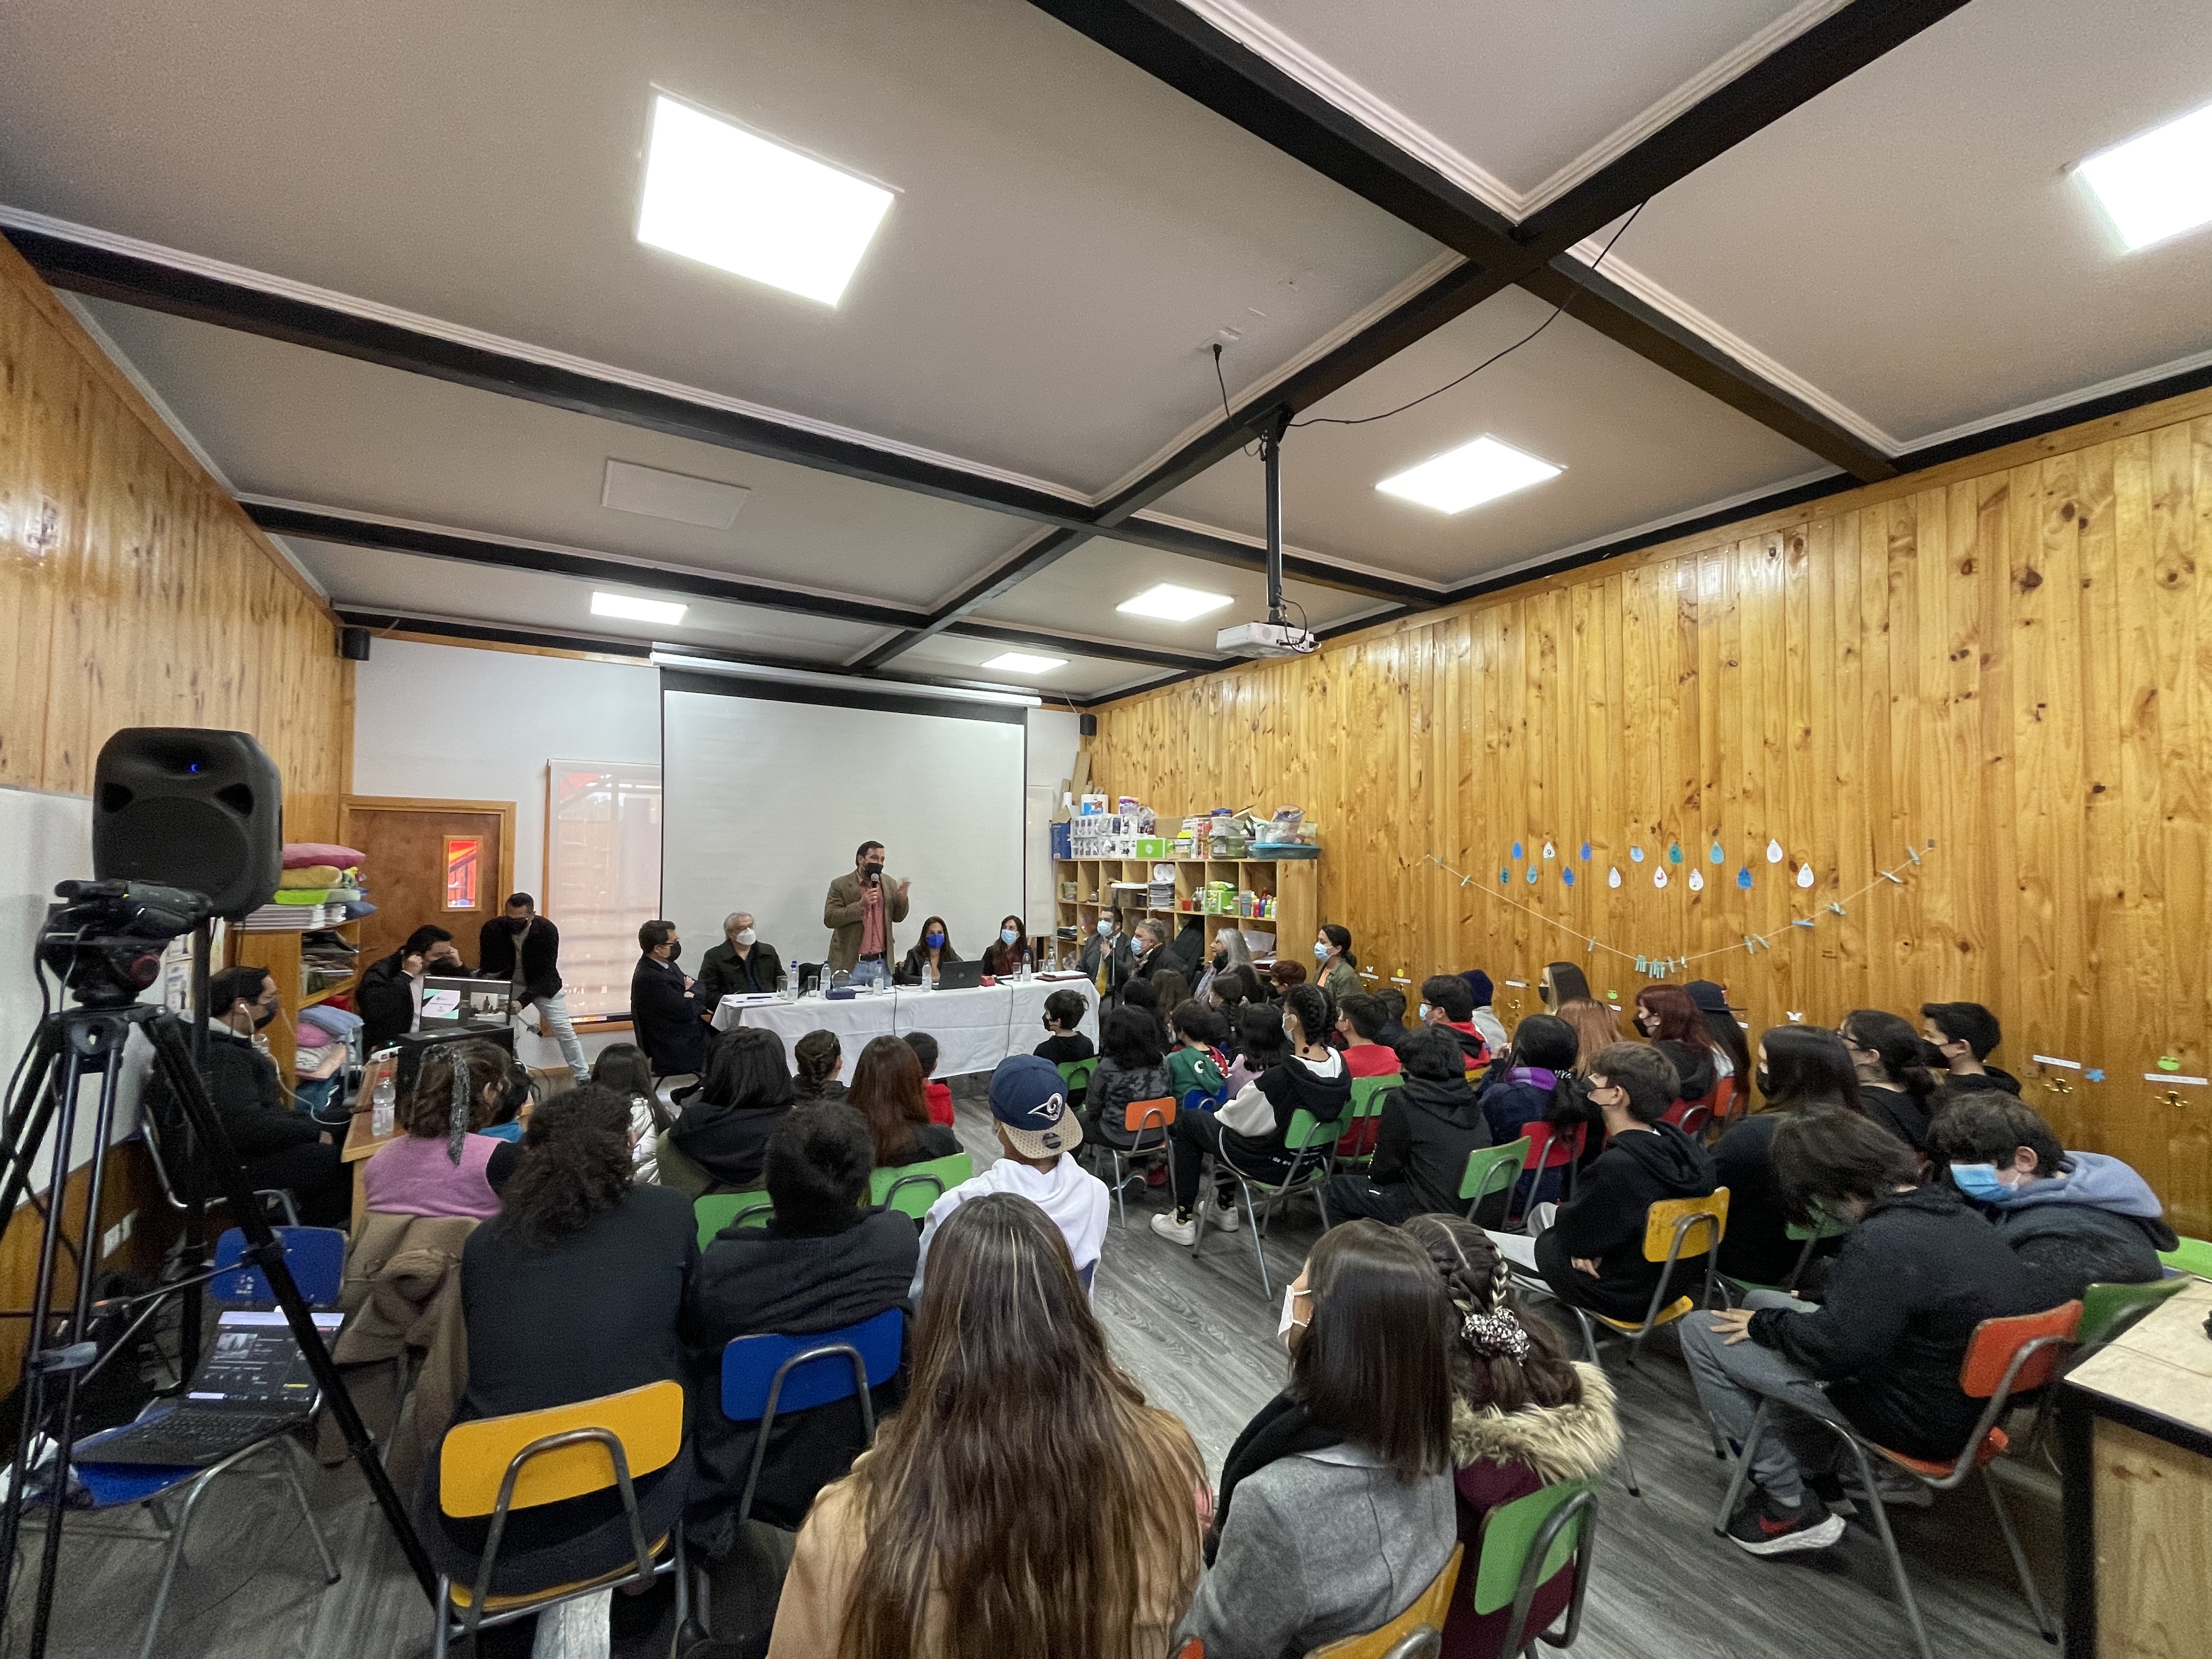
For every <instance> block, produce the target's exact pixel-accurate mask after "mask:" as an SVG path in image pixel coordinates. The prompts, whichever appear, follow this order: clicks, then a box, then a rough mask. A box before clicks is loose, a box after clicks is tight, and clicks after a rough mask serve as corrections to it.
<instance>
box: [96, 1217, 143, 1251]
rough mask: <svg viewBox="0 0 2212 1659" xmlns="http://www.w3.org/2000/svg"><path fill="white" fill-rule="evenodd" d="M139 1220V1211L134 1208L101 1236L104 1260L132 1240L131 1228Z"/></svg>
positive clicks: (101, 1249)
mask: <svg viewBox="0 0 2212 1659" xmlns="http://www.w3.org/2000/svg"><path fill="white" fill-rule="evenodd" d="M137 1222H138V1212H137V1211H136V1210H133V1211H131V1212H129V1213H128V1214H126V1215H125V1217H124V1218H123V1219H122V1220H120V1221H118V1222H117V1223H116V1224H115V1225H113V1226H112V1227H110V1228H109V1229H108V1230H107V1231H106V1232H104V1233H102V1234H101V1235H100V1256H101V1257H102V1259H103V1260H104V1259H105V1258H106V1257H108V1256H111V1255H114V1254H115V1253H116V1252H117V1251H118V1250H119V1249H122V1248H123V1247H124V1246H125V1244H128V1243H130V1242H131V1228H132V1227H134V1226H136V1225H137Z"/></svg>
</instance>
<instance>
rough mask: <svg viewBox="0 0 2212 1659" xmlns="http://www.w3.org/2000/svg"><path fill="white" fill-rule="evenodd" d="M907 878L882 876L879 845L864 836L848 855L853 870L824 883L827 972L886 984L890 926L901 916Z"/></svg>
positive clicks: (903, 917)
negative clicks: (855, 848)
mask: <svg viewBox="0 0 2212 1659" xmlns="http://www.w3.org/2000/svg"><path fill="white" fill-rule="evenodd" d="M910 885H912V883H911V882H909V881H905V880H900V881H886V880H885V879H884V844H883V842H879V841H866V842H861V843H860V850H859V851H858V852H856V853H855V854H854V855H853V873H852V874H851V875H849V876H840V877H838V878H837V879H836V880H835V881H833V882H831V883H830V884H829V896H828V897H827V898H825V899H824V900H823V902H822V925H823V927H827V928H828V929H829V971H830V972H832V973H836V972H839V971H841V970H842V972H844V973H845V974H847V975H850V978H849V981H848V982H849V983H851V984H854V985H888V984H890V978H891V974H890V955H891V929H892V927H894V926H896V924H897V923H899V922H902V921H905V920H906V913H907V889H908V887H909V886H910Z"/></svg>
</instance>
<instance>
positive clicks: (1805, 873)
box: [1797, 864, 1813, 887]
mask: <svg viewBox="0 0 2212 1659" xmlns="http://www.w3.org/2000/svg"><path fill="white" fill-rule="evenodd" d="M1797 884H1798V885H1799V886H1800V887H1810V886H1811V885H1812V884H1813V866H1811V865H1809V864H1801V865H1799V866H1797Z"/></svg>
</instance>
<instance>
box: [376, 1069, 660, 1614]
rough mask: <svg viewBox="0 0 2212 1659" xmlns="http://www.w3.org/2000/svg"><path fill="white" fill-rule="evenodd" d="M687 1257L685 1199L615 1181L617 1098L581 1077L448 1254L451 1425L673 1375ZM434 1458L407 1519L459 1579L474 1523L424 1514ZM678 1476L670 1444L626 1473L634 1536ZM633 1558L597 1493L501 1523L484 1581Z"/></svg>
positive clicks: (527, 1586) (434, 1488)
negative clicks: (459, 1355) (464, 1335)
mask: <svg viewBox="0 0 2212 1659" xmlns="http://www.w3.org/2000/svg"><path fill="white" fill-rule="evenodd" d="M698 1260H699V1237H698V1229H697V1224H696V1222H695V1221H694V1220H693V1219H692V1216H691V1205H690V1200H688V1199H686V1198H685V1197H684V1194H681V1193H679V1192H676V1191H674V1190H672V1189H671V1188H666V1187H640V1186H636V1185H635V1184H633V1183H632V1182H631V1179H630V1139H629V1101H628V1100H626V1099H624V1098H623V1097H622V1096H621V1095H618V1094H617V1093H616V1092H615V1091H613V1090H611V1089H604V1088H601V1087H600V1086H599V1085H598V1084H596V1083H587V1084H585V1085H582V1086H581V1087H580V1088H575V1089H571V1090H569V1091H568V1092H567V1093H565V1094H559V1095H556V1096H554V1097H552V1098H551V1099H550V1100H549V1101H547V1102H546V1103H544V1105H543V1106H540V1107H538V1108H537V1109H536V1110H534V1111H533V1112H532V1114H531V1115H530V1126H529V1127H527V1128H526V1129H525V1130H524V1131H523V1134H522V1161H521V1163H520V1164H518V1165H517V1166H516V1168H515V1171H514V1174H513V1176H512V1177H511V1178H510V1179H509V1180H508V1182H507V1188H506V1190H505V1191H504V1192H503V1193H501V1195H500V1210H499V1214H498V1215H496V1216H495V1217H494V1218H492V1219H491V1220H489V1221H487V1222H484V1223H483V1225H480V1226H478V1227H477V1230H476V1231H474V1232H472V1233H471V1234H470V1235H469V1242H468V1243H467V1244H466V1245H465V1246H464V1247H463V1248H462V1250H461V1312H462V1317H463V1319H464V1321H465V1322H466V1325H467V1328H468V1378H469V1380H468V1388H467V1390H466V1392H465V1393H464V1394H463V1395H462V1396H461V1403H460V1407H459V1410H458V1411H457V1412H456V1413H454V1420H455V1421H456V1422H463V1423H465V1422H473V1421H475V1420H476V1419H479V1418H486V1417H505V1416H508V1415H510V1414H512V1413H517V1412H534V1411H544V1410H546V1409H548V1408H550V1407H555V1406H568V1405H574V1404H575V1403H576V1402H578V1401H585V1400H596V1399H599V1397H600V1396H601V1395H610V1394H619V1393H622V1392H623V1391H624V1390H626V1389H639V1388H643V1387H644V1386H646V1385H647V1383H658V1382H661V1381H664V1380H665V1381H668V1382H672V1383H684V1382H686V1381H688V1380H689V1377H690V1369H689V1367H688V1366H687V1364H685V1360H684V1346H683V1344H682V1343H681V1341H679V1340H678V1334H677V1326H678V1320H679V1319H680V1318H681V1316H682V1313H683V1308H684V1286H685V1284H686V1282H687V1281H688V1280H689V1279H690V1276H691V1272H692V1269H693V1267H695V1266H696V1264H697V1262H698ZM439 1461H440V1460H439V1458H438V1457H437V1456H436V1455H433V1456H431V1457H429V1458H428V1459H427V1460H426V1462H425V1467H424V1468H423V1472H422V1483H421V1486H419V1488H418V1490H417V1492H416V1500H415V1510H416V1516H417V1517H418V1519H417V1522H416V1524H417V1526H418V1528H420V1529H421V1531H422V1539H423V1542H424V1543H425V1544H426V1545H427V1546H428V1548H429V1550H430V1553H431V1555H432V1556H433V1557H434V1558H435V1559H436V1560H437V1562H438V1565H439V1566H440V1568H441V1570H442V1571H447V1572H449V1573H451V1574H452V1575H453V1579H454V1582H455V1583H461V1584H473V1583H475V1581H476V1577H477V1566H478V1564H479V1562H480V1561H481V1559H482V1555H483V1549H484V1547H485V1544H486V1541H487V1536H488V1533H489V1517H488V1516H487V1517H477V1518H458V1517H455V1516H449V1515H447V1514H445V1513H444V1512H443V1511H442V1510H441V1509H440V1508H439V1504H438V1466H439ZM689 1479H690V1452H689V1451H688V1450H686V1451H684V1452H682V1453H680V1454H679V1455H678V1456H677V1458H676V1460H675V1462H672V1463H671V1464H669V1465H668V1466H667V1467H666V1468H661V1469H658V1470H655V1471H654V1472H653V1473H652V1474H647V1475H641V1476H640V1477H639V1478H638V1480H637V1482H636V1493H637V1503H638V1510H639V1515H640V1517H641V1520H642V1521H643V1522H644V1526H645V1535H646V1538H647V1541H652V1540H653V1539H657V1538H659V1537H660V1536H661V1535H662V1534H665V1533H666V1532H667V1531H668V1529H669V1528H671V1527H672V1526H674V1525H675V1524H676V1522H677V1519H678V1516H680V1515H681V1514H682V1512H683V1507H684V1488H685V1486H686V1485H687V1483H688V1481H689ZM634 1559H635V1556H634V1555H633V1553H632V1546H631V1541H630V1530H629V1522H628V1521H627V1520H626V1519H625V1518H624V1516H623V1508H622V1502H621V1498H620V1496H619V1494H618V1493H617V1492H616V1491H615V1490H614V1488H612V1487H611V1486H610V1487H609V1488H607V1489H606V1490H605V1491H602V1492H591V1493H587V1494H586V1495H585V1496H583V1497H581V1498H568V1499H565V1500H562V1501H561V1502H558V1503H553V1504H540V1505H536V1506H533V1507H532V1508H528V1509H520V1510H514V1511H513V1513H512V1514H510V1515H509V1516H507V1528H506V1531H505V1532H504V1533H503V1534H501V1538H500V1545H499V1560H498V1565H497V1566H496V1568H495V1571H494V1574H493V1577H492V1584H491V1588H492V1590H493V1593H494V1594H495V1595H519V1594H521V1593H524V1592H526V1591H531V1590H540V1589H550V1588H551V1587H552V1586H554V1585H556V1584H565V1583H571V1582H573V1581H574V1580H576V1579H579V1578H591V1577H597V1576H598V1575H599V1574H600V1573H603V1572H606V1571H610V1570H611V1569H612V1568H615V1567H618V1566H620V1565H622V1564H623V1562H624V1561H626V1560H634Z"/></svg>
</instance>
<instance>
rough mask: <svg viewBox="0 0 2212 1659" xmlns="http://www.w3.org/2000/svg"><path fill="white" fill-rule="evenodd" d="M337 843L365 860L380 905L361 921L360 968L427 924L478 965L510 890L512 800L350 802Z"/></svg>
mask: <svg viewBox="0 0 2212 1659" xmlns="http://www.w3.org/2000/svg"><path fill="white" fill-rule="evenodd" d="M338 839H339V840H340V841H342V842H344V843H345V844H346V845H347V846H349V847H351V848H356V849H357V850H358V851H359V852H360V853H361V854H362V876H363V878H364V879H365V880H366V881H367V882H368V896H369V900H370V902H372V903H374V905H375V906H376V914H375V915H373V916H369V917H368V918H366V919H365V920H364V921H362V929H361V946H362V951H361V961H362V967H364V968H366V967H367V966H368V964H369V963H372V962H375V961H377V960H379V959H380V958H381V957H387V956H389V955H391V954H392V951H396V950H398V948H399V945H400V944H401V943H402V941H404V939H406V937H407V936H408V934H410V933H413V932H414V931H415V930H416V928H417V927H421V926H422V924H423V923H425V922H435V923H436V924H437V925H438V926H439V927H443V928H444V929H445V930H446V931H447V933H451V934H452V935H453V944H454V946H455V947H456V948H457V949H458V950H459V951H460V953H461V960H462V961H464V962H465V963H468V965H469V966H470V967H471V968H474V967H476V966H477V935H478V933H480V931H481V930H482V929H483V925H484V923H485V922H486V921H489V920H490V919H491V918H492V917H494V916H495V915H498V914H499V913H500V909H501V907H502V906H503V905H504V904H505V903H506V902H507V894H508V892H509V891H510V890H512V884H513V868H514V803H513V801H496V800H416V799H392V798H389V797H385V796H361V795H355V796H349V797H347V798H346V799H345V800H344V801H343V802H342V803H341V804H340V805H339V807H338Z"/></svg>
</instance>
